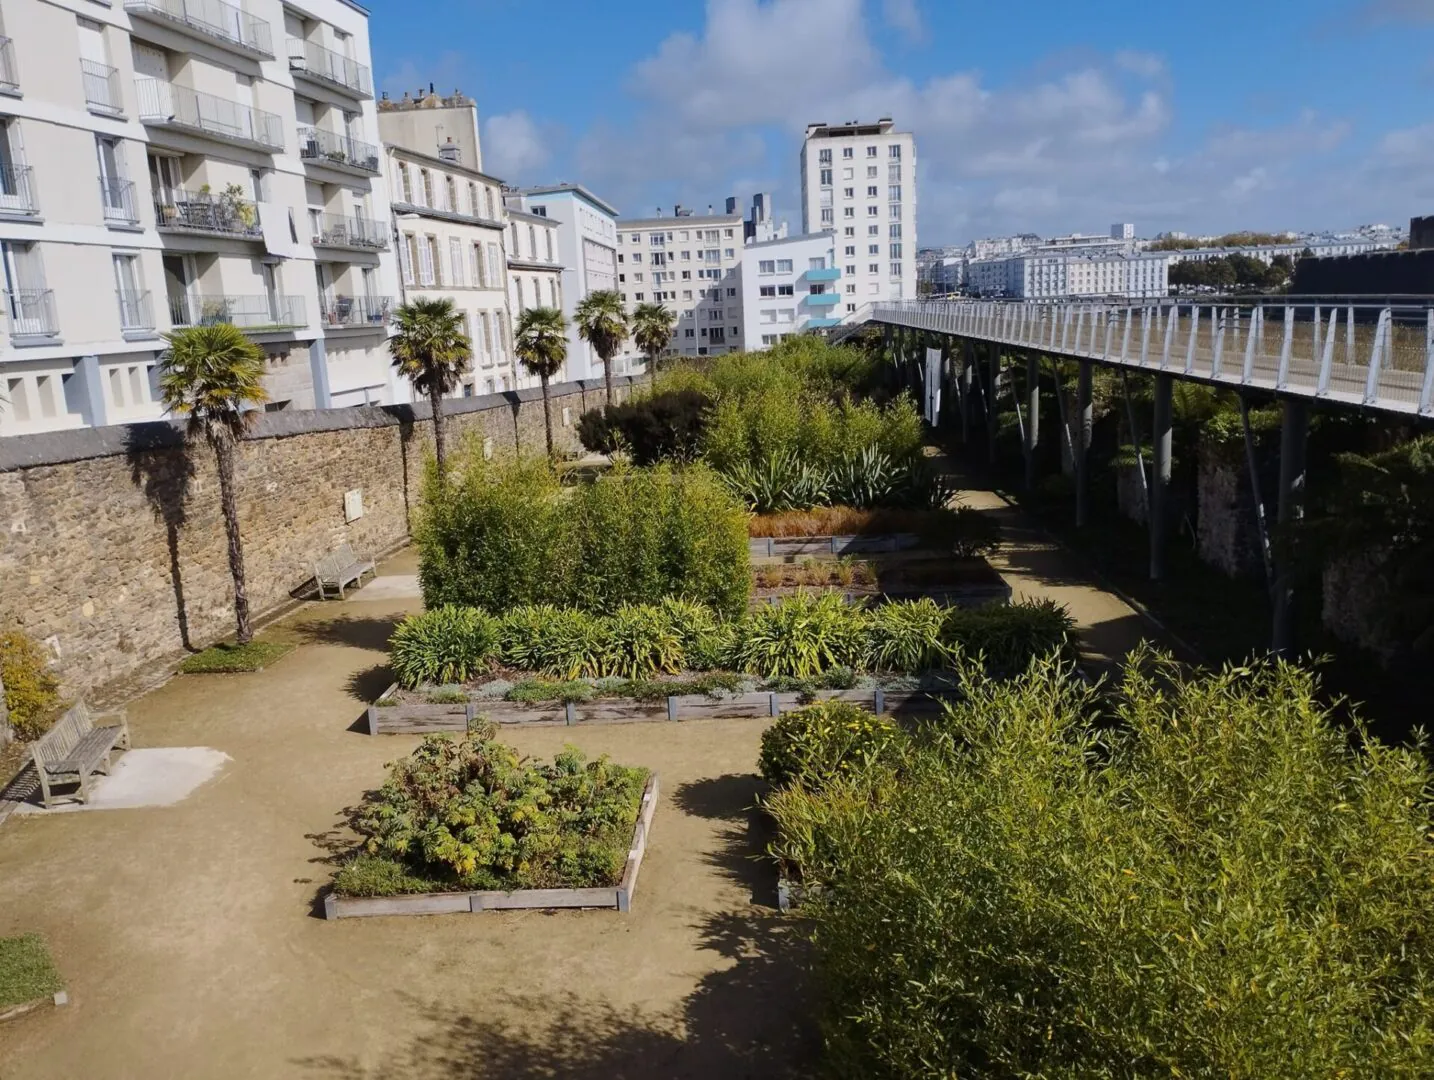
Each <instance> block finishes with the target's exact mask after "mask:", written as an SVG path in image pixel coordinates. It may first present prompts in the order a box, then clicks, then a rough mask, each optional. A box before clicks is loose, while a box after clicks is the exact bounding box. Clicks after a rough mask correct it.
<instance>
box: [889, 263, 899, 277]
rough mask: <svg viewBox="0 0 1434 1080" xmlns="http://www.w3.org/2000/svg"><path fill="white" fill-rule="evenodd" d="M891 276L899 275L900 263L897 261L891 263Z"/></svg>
mask: <svg viewBox="0 0 1434 1080" xmlns="http://www.w3.org/2000/svg"><path fill="white" fill-rule="evenodd" d="M891 276H892V277H894V278H899V277H900V276H901V264H900V263H899V262H894V263H892V264H891Z"/></svg>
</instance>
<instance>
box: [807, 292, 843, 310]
mask: <svg viewBox="0 0 1434 1080" xmlns="http://www.w3.org/2000/svg"><path fill="white" fill-rule="evenodd" d="M802 299H804V300H805V301H806V302H807V304H808V305H809V306H811V307H817V308H824V307H831V306H832V305H833V304H836V303H840V302H841V294H840V293H834V292H823V293H807V295H806V296H804V297H803V298H802Z"/></svg>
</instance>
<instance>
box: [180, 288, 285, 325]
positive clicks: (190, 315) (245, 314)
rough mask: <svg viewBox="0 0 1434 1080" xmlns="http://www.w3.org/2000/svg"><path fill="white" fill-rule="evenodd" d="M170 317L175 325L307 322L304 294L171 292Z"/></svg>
mask: <svg viewBox="0 0 1434 1080" xmlns="http://www.w3.org/2000/svg"><path fill="white" fill-rule="evenodd" d="M169 320H170V322H172V323H173V324H174V325H175V326H208V325H211V324H214V323H228V324H230V325H231V326H238V327H241V328H243V329H245V330H266V329H272V330H281V329H289V328H292V327H296V326H304V325H306V322H305V319H304V298H303V297H302V296H284V295H277V296H201V297H195V296H189V295H188V294H178V295H176V294H171V295H170V297H169Z"/></svg>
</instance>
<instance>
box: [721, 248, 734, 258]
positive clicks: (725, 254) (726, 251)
mask: <svg viewBox="0 0 1434 1080" xmlns="http://www.w3.org/2000/svg"><path fill="white" fill-rule="evenodd" d="M722 258H724V259H731V258H735V254H734V251H733V249H732V248H723V249H722Z"/></svg>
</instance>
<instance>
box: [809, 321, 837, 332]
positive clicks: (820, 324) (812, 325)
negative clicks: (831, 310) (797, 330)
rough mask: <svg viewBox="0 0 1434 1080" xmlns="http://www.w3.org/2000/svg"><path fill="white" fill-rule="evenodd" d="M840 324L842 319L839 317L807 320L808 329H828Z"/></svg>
mask: <svg viewBox="0 0 1434 1080" xmlns="http://www.w3.org/2000/svg"><path fill="white" fill-rule="evenodd" d="M840 325H841V320H840V319H837V318H831V319H828V318H821V319H808V320H807V325H806V329H808V330H826V329H828V328H830V327H833V326H840Z"/></svg>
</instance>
